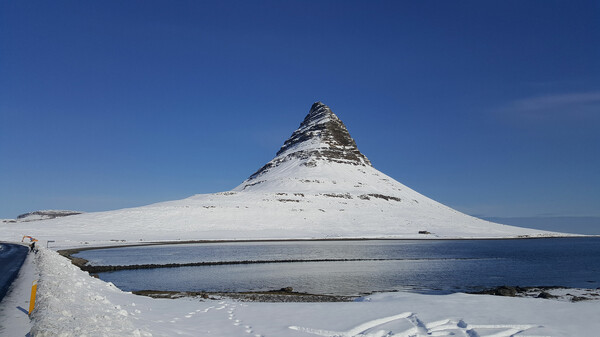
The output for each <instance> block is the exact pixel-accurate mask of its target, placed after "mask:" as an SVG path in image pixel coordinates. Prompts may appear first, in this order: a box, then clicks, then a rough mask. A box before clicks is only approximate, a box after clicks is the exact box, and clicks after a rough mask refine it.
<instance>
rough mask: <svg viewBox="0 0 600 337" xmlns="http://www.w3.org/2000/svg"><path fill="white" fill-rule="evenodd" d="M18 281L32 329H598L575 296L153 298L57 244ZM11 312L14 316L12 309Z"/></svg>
mask: <svg viewBox="0 0 600 337" xmlns="http://www.w3.org/2000/svg"><path fill="white" fill-rule="evenodd" d="M22 274H24V275H25V278H28V279H27V280H25V279H24V278H22V277H20V278H19V281H18V282H17V283H18V284H19V287H21V288H23V284H25V285H26V287H24V289H27V288H29V286H30V284H31V283H30V279H31V278H33V277H34V276H35V277H36V278H37V279H38V280H39V287H38V295H37V305H36V309H35V311H34V312H33V314H32V326H33V328H32V330H31V332H32V335H33V336H65V337H66V336H227V337H230V336H265V337H266V336H277V337H279V336H290V337H295V336H298V337H301V336H452V335H454V336H468V337H473V336H480V337H483V336H496V337H508V336H521V337H523V336H577V337H586V336H589V337H593V336H598V334H600V321H599V320H598V319H597V318H598V317H600V301H582V302H577V303H569V302H561V301H556V300H548V299H536V298H509V297H497V296H490V295H467V294H452V295H421V294H411V293H381V294H377V295H372V296H368V297H364V298H360V299H359V300H358V301H355V302H343V303H254V302H252V303H251V302H238V301H234V300H202V299H196V298H182V299H152V298H149V297H142V296H136V295H133V294H131V293H127V292H123V291H121V290H119V289H117V288H116V287H115V286H114V285H112V284H110V283H106V282H104V281H102V280H99V279H96V278H92V277H90V276H89V275H88V274H87V273H85V272H82V271H81V270H79V269H78V268H76V267H75V266H73V265H72V264H71V263H70V261H69V260H67V259H66V258H64V257H61V256H60V255H58V254H57V253H56V252H54V251H51V250H48V249H40V251H39V253H38V254H37V255H32V256H30V258H29V259H28V262H27V263H26V264H25V266H24V271H22ZM28 300H29V294H28V292H27V291H24V290H23V289H21V290H19V289H17V290H14V289H13V290H12V291H11V293H9V295H8V297H7V298H6V299H5V301H4V302H3V303H2V311H1V312H0V324H2V325H3V329H4V330H0V335H2V336H4V335H6V336H23V335H25V334H26V333H27V331H28V329H29V325H28V324H29V323H28V322H27V321H25V320H23V319H22V318H24V317H27V315H26V314H25V313H24V312H22V311H21V310H19V309H18V307H22V308H28V307H29V304H28ZM16 316H20V317H21V320H20V321H18V320H15V319H14V317H16Z"/></svg>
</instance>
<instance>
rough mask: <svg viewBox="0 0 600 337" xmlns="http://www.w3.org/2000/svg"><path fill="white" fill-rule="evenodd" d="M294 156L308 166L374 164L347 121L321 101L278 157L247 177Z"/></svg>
mask: <svg viewBox="0 0 600 337" xmlns="http://www.w3.org/2000/svg"><path fill="white" fill-rule="evenodd" d="M294 159H296V160H299V162H300V164H301V165H304V166H309V167H311V166H312V167H314V166H316V165H317V162H318V161H329V162H336V163H341V164H351V165H358V166H371V162H370V161H369V159H367V157H366V156H365V155H364V154H362V153H361V152H360V151H359V150H358V147H357V146H356V142H355V141H354V139H352V137H351V136H350V133H349V132H348V129H347V128H346V126H345V125H344V123H343V122H342V121H341V120H340V119H339V118H338V116H336V115H335V114H334V113H333V112H332V111H331V109H330V108H329V107H328V106H327V105H325V104H323V103H321V102H316V103H314V104H313V105H312V107H311V108H310V111H309V113H308V115H306V117H305V118H304V120H303V121H302V123H300V127H298V129H297V130H296V131H294V133H292V135H291V136H290V138H288V139H287V140H286V141H285V142H284V143H283V146H282V147H281V149H279V151H277V154H276V157H275V158H273V160H271V161H270V162H268V163H267V164H266V165H265V166H263V167H262V168H260V169H259V170H258V171H256V172H255V173H254V174H252V175H251V176H250V178H248V181H251V180H255V179H257V178H259V177H260V176H261V175H263V174H265V173H266V172H268V171H269V170H270V169H272V168H274V167H277V166H279V165H281V164H282V163H284V162H286V161H289V160H294Z"/></svg>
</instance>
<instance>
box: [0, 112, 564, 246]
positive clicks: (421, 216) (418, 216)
mask: <svg viewBox="0 0 600 337" xmlns="http://www.w3.org/2000/svg"><path fill="white" fill-rule="evenodd" d="M0 233H1V234H0V239H7V240H12V241H18V240H20V238H21V237H22V236H23V235H32V236H35V237H36V238H38V239H40V240H55V241H57V243H55V245H81V244H82V243H84V242H88V243H91V244H94V243H95V244H99V243H100V242H109V240H114V241H123V240H125V241H128V242H131V241H135V242H139V241H159V240H160V241H165V240H213V239H214V240H217V239H227V240H237V239H290V238H292V239H323V238H419V239H435V238H509V237H510V238H514V237H545V236H564V235H565V234H560V233H552V232H545V231H539V230H533V229H525V228H518V227H512V226H506V225H500V224H496V223H491V222H488V221H484V220H481V219H477V218H474V217H471V216H468V215H466V214H463V213H461V212H458V211H456V210H454V209H452V208H449V207H447V206H445V205H442V204H440V203H438V202H436V201H434V200H432V199H429V198H427V197H426V196H424V195H422V194H419V193H417V192H416V191H414V190H412V189H410V188H409V187H407V186H405V185H403V184H401V183H400V182H398V181H396V180H394V179H393V178H391V177H389V176H387V175H385V174H383V173H381V172H379V171H378V170H377V169H375V168H374V167H373V165H372V164H371V162H370V161H369V159H368V158H367V157H366V156H365V155H364V154H363V153H361V152H360V151H359V150H358V147H357V146H356V142H355V141H354V139H352V137H351V136H350V133H349V132H348V130H347V129H346V126H345V125H344V124H343V123H342V121H341V120H340V119H339V118H338V117H337V116H336V115H335V114H334V113H333V112H332V111H331V109H330V108H329V107H327V106H326V105H325V104H323V103H321V102H317V103H315V104H313V106H312V107H311V109H310V111H309V113H308V115H307V116H306V117H305V118H304V120H303V122H302V123H301V124H300V127H299V128H298V129H297V130H296V131H294V132H293V133H292V135H291V136H290V138H289V139H287V140H286V141H285V142H284V144H283V146H282V147H281V149H280V150H279V151H278V152H277V154H276V156H275V158H273V159H272V160H271V161H269V162H268V163H267V164H265V165H264V166H263V167H262V168H260V169H259V170H258V171H256V172H255V173H254V174H252V175H250V177H249V178H248V179H247V180H245V181H244V182H242V183H241V184H240V185H239V186H237V187H236V188H234V189H233V190H232V191H228V192H221V193H214V194H200V195H195V196H192V197H190V198H187V199H183V200H175V201H168V202H162V203H157V204H153V205H148V206H144V207H136V208H130V209H122V210H116V211H109V212H96V213H87V214H79V215H71V216H68V217H62V218H56V219H52V220H40V221H35V222H23V223H18V224H12V223H1V224H0ZM66 240H70V241H69V242H67V241H66Z"/></svg>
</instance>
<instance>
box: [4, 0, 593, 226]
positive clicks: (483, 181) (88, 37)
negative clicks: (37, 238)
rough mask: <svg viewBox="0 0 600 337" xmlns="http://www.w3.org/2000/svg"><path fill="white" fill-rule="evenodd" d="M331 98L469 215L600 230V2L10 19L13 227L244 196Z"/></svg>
mask: <svg viewBox="0 0 600 337" xmlns="http://www.w3.org/2000/svg"><path fill="white" fill-rule="evenodd" d="M318 100H320V101H323V102H324V103H325V104H328V105H329V106H330V107H331V108H332V110H333V111H334V112H335V113H336V114H337V115H338V116H339V117H340V118H341V119H342V120H343V121H344V122H345V124H346V125H347V127H348V129H349V131H350V133H351V135H352V136H353V137H354V138H355V140H356V142H357V144H358V146H359V149H360V150H361V151H362V152H363V153H364V154H365V155H366V156H367V157H369V159H370V160H371V161H372V162H373V164H374V166H375V167H376V168H377V169H379V170H380V171H382V172H384V173H386V174H388V175H390V176H392V177H393V178H395V179H397V180H398V181H400V182H402V183H404V184H405V185H408V186H409V187H412V188H414V189H416V190H417V191H419V192H421V193H423V194H425V195H427V196H429V197H431V198H433V199H436V200H438V201H440V202H442V203H445V204H447V205H449V206H451V207H454V208H457V209H459V210H461V211H463V212H466V213H469V214H474V215H478V216H489V217H492V216H495V217H531V216H532V217H538V216H592V217H599V216H600V207H599V206H600V1H550V0H543V1H522V0H517V1H389V2H386V1H360V2H357V1H211V2H209V1H95V2H92V1H2V2H0V161H1V162H0V173H1V174H0V218H14V217H15V216H16V215H18V214H20V213H24V212H27V211H32V210H37V209H75V210H83V211H99V210H110V209H117V208H123V207H131V206H139V205H144V204H149V203H152V202H158V201H165V200H172V199H179V198H184V197H187V196H190V195H193V194H196V193H209V192H218V191H223V190H229V189H231V188H233V187H235V186H237V185H238V184H239V183H241V182H242V181H243V180H244V179H245V178H247V177H248V176H249V175H250V174H251V173H253V172H254V171H255V170H256V169H258V168H259V167H261V166H262V165H263V164H264V163H265V162H267V161H268V160H270V159H271V158H272V157H273V156H274V154H275V152H276V151H277V150H278V149H279V147H280V146H281V145H282V143H283V141H284V140H285V139H286V138H287V137H288V136H289V135H290V134H291V133H292V132H293V131H294V129H295V128H296V127H297V126H298V125H299V124H300V122H301V121H302V119H303V118H304V116H305V114H306V113H307V112H308V110H309V108H310V106H311V104H312V103H313V102H315V101H318ZM599 231H600V230H599Z"/></svg>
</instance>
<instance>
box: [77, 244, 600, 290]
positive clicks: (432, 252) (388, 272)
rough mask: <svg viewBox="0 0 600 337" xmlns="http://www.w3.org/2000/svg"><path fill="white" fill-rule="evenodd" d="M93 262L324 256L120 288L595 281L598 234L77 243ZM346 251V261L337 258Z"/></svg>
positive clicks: (146, 278)
mask: <svg viewBox="0 0 600 337" xmlns="http://www.w3.org/2000/svg"><path fill="white" fill-rule="evenodd" d="M74 256H76V257H81V258H85V259H87V260H89V261H90V263H91V264H95V265H131V264H167V263H191V262H222V261H228V262H229V261H265V262H267V261H278V260H332V261H320V262H292V263H289V262H288V263H257V264H228V265H210V266H195V267H178V268H156V269H141V270H122V271H116V272H106V273H100V274H99V277H100V278H101V279H103V280H105V281H109V282H112V283H114V284H115V285H116V286H117V287H119V288H121V289H123V290H126V291H134V290H174V291H206V292H241V291H267V290H272V289H280V288H283V287H292V288H293V289H294V290H295V291H299V292H308V293H316V294H330V295H363V294H368V293H372V292H380V291H412V292H422V293H452V292H463V291H477V290H482V289H485V288H491V287H496V286H501V285H514V286H516V285H518V286H523V287H525V286H565V287H580V288H597V287H600V238H597V237H590V238H548V239H526V240H523V239H522V240H352V241H342V240H335V241H277V242H229V243H202V244H178V245H156V246H139V247H121V248H112V249H97V250H87V251H82V252H80V253H78V254H76V255H74ZM341 260H348V261H341Z"/></svg>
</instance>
